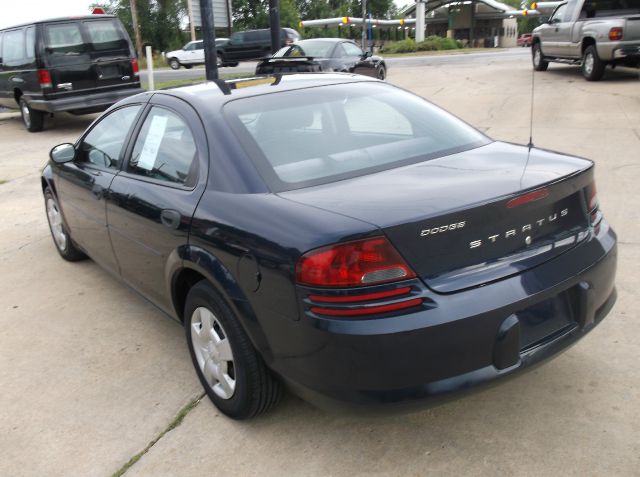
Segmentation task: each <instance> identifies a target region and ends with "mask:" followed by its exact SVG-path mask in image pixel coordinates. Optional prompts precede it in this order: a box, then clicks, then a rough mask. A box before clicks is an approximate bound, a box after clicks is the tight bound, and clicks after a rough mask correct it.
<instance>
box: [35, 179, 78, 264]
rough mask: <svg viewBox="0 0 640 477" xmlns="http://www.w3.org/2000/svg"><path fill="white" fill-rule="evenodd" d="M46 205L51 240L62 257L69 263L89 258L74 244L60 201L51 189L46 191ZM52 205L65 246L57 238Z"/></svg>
mask: <svg viewBox="0 0 640 477" xmlns="http://www.w3.org/2000/svg"><path fill="white" fill-rule="evenodd" d="M50 201H51V203H50ZM44 204H45V211H46V213H47V222H48V223H49V231H50V232H51V238H52V239H53V244H54V245H55V247H56V250H57V251H58V253H59V254H60V256H61V257H62V258H64V259H65V260H67V261H69V262H77V261H79V260H84V259H85V258H87V256H86V255H85V254H84V252H82V251H81V250H80V249H79V248H78V247H77V246H76V245H75V244H74V243H73V240H72V239H71V235H70V234H69V228H68V227H67V224H66V223H65V222H64V217H63V216H62V214H61V213H60V206H59V205H58V201H57V200H56V197H55V196H54V195H53V193H52V192H51V189H50V188H49V187H47V188H46V189H45V190H44ZM51 205H53V206H54V207H55V209H56V210H57V213H58V220H59V221H60V222H59V225H58V226H59V227H60V231H61V232H62V234H63V235H64V237H65V240H64V244H63V243H61V241H60V239H59V237H58V238H56V228H57V226H56V224H54V223H52V220H54V218H53V217H52V214H51V212H50V210H49V207H51Z"/></svg>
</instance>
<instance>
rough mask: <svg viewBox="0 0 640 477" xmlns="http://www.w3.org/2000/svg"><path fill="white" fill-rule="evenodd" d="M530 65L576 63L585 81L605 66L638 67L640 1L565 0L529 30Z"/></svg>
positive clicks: (593, 78)
mask: <svg viewBox="0 0 640 477" xmlns="http://www.w3.org/2000/svg"><path fill="white" fill-rule="evenodd" d="M531 46H532V48H531V53H532V59H533V67H534V69H535V70H537V71H545V70H546V69H547V67H548V66H549V62H550V61H555V62H560V63H570V64H579V65H581V66H582V74H583V76H584V77H585V78H586V79H587V80H589V81H598V80H599V79H600V78H602V75H603V74H604V70H605V67H606V66H607V65H612V67H615V66H616V65H624V66H632V67H637V66H640V0H568V1H566V2H562V3H560V4H559V5H558V6H557V7H556V9H555V10H554V11H553V14H552V15H551V16H550V17H549V20H548V21H547V23H544V24H542V25H540V26H539V27H538V28H536V29H535V30H533V40H532V43H531Z"/></svg>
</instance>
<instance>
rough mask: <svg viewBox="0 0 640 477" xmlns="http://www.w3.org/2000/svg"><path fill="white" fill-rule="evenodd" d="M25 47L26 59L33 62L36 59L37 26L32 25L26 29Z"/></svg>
mask: <svg viewBox="0 0 640 477" xmlns="http://www.w3.org/2000/svg"><path fill="white" fill-rule="evenodd" d="M25 42H26V43H25V45H26V46H25V49H26V54H27V56H26V59H27V61H28V62H32V61H33V60H35V59H36V27H34V26H30V27H28V28H27V30H26V31H25Z"/></svg>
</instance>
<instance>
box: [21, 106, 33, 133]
mask: <svg viewBox="0 0 640 477" xmlns="http://www.w3.org/2000/svg"><path fill="white" fill-rule="evenodd" d="M20 109H21V110H22V118H23V119H24V123H25V124H26V125H27V127H29V126H30V125H31V115H30V114H29V108H28V107H27V105H26V104H25V103H22V108H20Z"/></svg>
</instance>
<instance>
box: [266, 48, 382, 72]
mask: <svg viewBox="0 0 640 477" xmlns="http://www.w3.org/2000/svg"><path fill="white" fill-rule="evenodd" d="M316 71H339V72H345V73H357V74H361V75H365V76H372V77H374V78H378V79H380V80H384V79H385V78H386V77H387V65H386V63H385V62H384V59H383V58H382V57H381V56H377V55H375V56H372V55H371V54H370V53H369V52H364V51H362V49H361V48H360V47H359V46H358V45H356V44H355V43H354V42H353V41H351V40H342V39H340V38H316V39H312V40H300V41H296V42H295V43H293V44H292V45H289V46H285V47H284V48H282V49H280V50H279V51H277V52H276V53H275V54H274V55H273V56H272V57H269V58H264V59H263V60H261V61H260V62H259V63H258V65H257V66H256V74H259V75H260V74H272V73H291V72H316Z"/></svg>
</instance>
